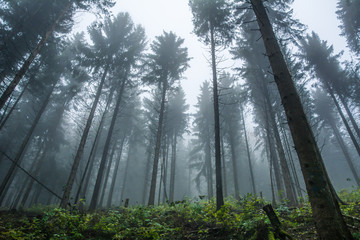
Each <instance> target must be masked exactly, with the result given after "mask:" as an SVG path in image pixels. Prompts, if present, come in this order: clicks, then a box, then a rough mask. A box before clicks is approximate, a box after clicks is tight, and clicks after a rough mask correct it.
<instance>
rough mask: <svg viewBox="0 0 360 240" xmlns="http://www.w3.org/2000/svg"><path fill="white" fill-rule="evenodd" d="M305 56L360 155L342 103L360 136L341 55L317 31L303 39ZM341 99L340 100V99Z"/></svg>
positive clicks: (359, 148) (359, 136)
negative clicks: (334, 53)
mask: <svg viewBox="0 0 360 240" xmlns="http://www.w3.org/2000/svg"><path fill="white" fill-rule="evenodd" d="M301 45H302V50H303V54H304V55H303V57H304V59H305V60H306V61H307V63H308V67H309V68H310V69H311V70H312V72H313V73H314V74H315V75H316V77H318V79H319V80H320V81H321V83H322V86H323V87H324V89H326V91H327V92H328V93H329V94H330V96H331V98H332V99H333V101H334V103H335V106H336V107H337V109H338V112H339V114H340V116H341V117H342V120H343V122H344V124H345V126H346V128H347V130H348V133H349V135H350V137H351V139H352V141H353V144H354V146H355V147H356V149H357V151H358V154H359V156H360V147H359V144H358V142H357V140H356V138H355V137H354V136H353V135H354V134H353V132H352V130H351V129H350V126H349V124H348V122H347V119H346V118H345V116H344V114H343V110H342V108H341V106H340V103H341V104H342V105H343V107H344V109H345V111H346V113H347V115H348V117H349V119H350V122H351V124H352V126H353V129H354V131H355V133H356V135H357V137H358V138H360V129H359V126H358V124H357V122H356V121H355V118H354V116H353V113H352V112H351V111H350V107H349V105H350V104H349V102H350V100H352V99H351V98H350V97H351V84H350V82H349V79H347V77H346V73H345V71H344V70H343V69H342V68H341V66H340V63H339V61H338V57H339V55H333V48H332V46H330V47H328V46H327V43H326V41H321V40H320V38H319V36H318V35H317V34H316V33H314V32H313V33H312V35H311V36H310V35H307V36H306V39H303V40H302V41H301ZM338 99H339V100H338Z"/></svg>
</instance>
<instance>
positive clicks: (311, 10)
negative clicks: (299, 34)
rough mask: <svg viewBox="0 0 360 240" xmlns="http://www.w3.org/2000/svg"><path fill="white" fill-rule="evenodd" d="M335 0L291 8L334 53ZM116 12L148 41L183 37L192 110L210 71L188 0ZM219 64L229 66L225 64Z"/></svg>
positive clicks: (131, 3)
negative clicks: (138, 27)
mask: <svg viewBox="0 0 360 240" xmlns="http://www.w3.org/2000/svg"><path fill="white" fill-rule="evenodd" d="M336 2H337V0H315V1H314V0H295V2H294V4H293V8H294V14H295V18H298V19H299V20H300V21H301V22H302V23H304V24H306V25H308V27H309V32H311V31H315V32H317V33H318V34H319V36H320V38H321V39H322V40H327V41H328V44H333V45H334V49H335V52H336V53H338V52H340V51H342V50H345V46H346V43H345V40H344V38H343V37H340V36H339V29H338V25H339V24H340V22H339V21H338V19H337V18H336V15H335V10H336ZM120 11H122V12H129V14H130V16H131V17H132V19H133V21H134V23H135V24H141V25H142V26H143V27H144V28H145V31H146V34H147V37H148V40H149V43H150V42H151V41H153V40H154V39H155V36H158V35H161V34H162V32H163V30H165V31H167V32H168V31H173V32H174V33H176V34H177V35H178V36H179V37H181V38H184V39H185V43H184V45H185V46H186V47H187V48H188V52H189V56H190V57H191V58H192V60H191V61H190V63H189V65H190V68H189V69H188V70H187V71H186V72H185V74H184V77H185V79H184V80H181V82H182V86H183V88H184V91H185V93H186V96H187V101H188V104H190V110H191V111H192V112H193V110H194V108H193V105H194V104H196V102H197V95H198V94H199V89H200V85H201V83H202V82H203V81H204V80H210V79H211V71H210V67H209V65H208V63H207V60H206V57H208V53H207V48H205V46H204V45H203V44H201V43H200V42H199V41H198V39H197V37H196V36H195V35H194V34H192V30H193V25H192V22H191V19H192V14H191V12H190V9H189V7H188V0H119V1H117V3H116V5H115V6H114V8H113V9H112V12H113V14H114V15H115V14H117V13H118V12H120ZM84 19H85V21H84ZM93 20H94V17H93V16H92V17H89V16H88V15H87V14H82V15H80V16H79V17H78V18H77V19H76V21H78V22H79V23H80V24H79V25H78V27H76V29H75V30H76V31H80V30H81V29H85V28H84V27H85V26H86V25H89V24H90V23H91V22H92V21H93ZM221 67H229V68H231V67H232V66H231V65H230V64H229V63H226V64H225V65H224V64H223V66H221Z"/></svg>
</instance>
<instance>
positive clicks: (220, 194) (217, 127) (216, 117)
mask: <svg viewBox="0 0 360 240" xmlns="http://www.w3.org/2000/svg"><path fill="white" fill-rule="evenodd" d="M210 40H211V66H212V74H213V96H214V99H213V101H214V123H215V124H214V130H215V176H216V209H217V210H219V209H220V208H221V206H223V205H224V196H223V189H222V176H221V146H220V114H219V96H218V83H217V72H216V59H215V40H214V27H213V25H212V22H210Z"/></svg>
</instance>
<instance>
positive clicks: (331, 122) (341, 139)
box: [329, 120, 360, 186]
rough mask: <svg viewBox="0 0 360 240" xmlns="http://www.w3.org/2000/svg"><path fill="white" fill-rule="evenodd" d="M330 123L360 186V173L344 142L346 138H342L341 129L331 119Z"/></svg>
mask: <svg viewBox="0 0 360 240" xmlns="http://www.w3.org/2000/svg"><path fill="white" fill-rule="evenodd" d="M329 124H330V126H331V128H332V130H333V132H334V135H335V137H336V140H337V142H338V143H339V145H340V148H341V150H342V152H343V154H344V156H345V159H346V162H347V164H348V165H349V168H350V170H351V173H352V175H353V176H354V178H355V182H356V184H357V186H360V179H359V175H358V173H357V172H356V169H355V166H354V164H353V162H352V160H351V157H350V154H349V151H348V149H347V147H346V144H345V142H344V139H343V138H342V136H341V134H340V132H339V129H338V128H337V127H336V124H335V123H334V122H333V121H331V120H330V121H329Z"/></svg>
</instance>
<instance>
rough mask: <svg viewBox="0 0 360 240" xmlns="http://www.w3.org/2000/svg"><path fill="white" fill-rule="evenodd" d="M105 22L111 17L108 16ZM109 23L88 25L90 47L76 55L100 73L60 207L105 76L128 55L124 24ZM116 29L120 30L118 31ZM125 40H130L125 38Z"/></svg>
mask: <svg viewBox="0 0 360 240" xmlns="http://www.w3.org/2000/svg"><path fill="white" fill-rule="evenodd" d="M119 16H124V17H125V18H129V16H128V14H127V13H125V14H120V15H119ZM107 21H110V20H109V19H108V20H107ZM108 23H109V22H108ZM108 23H106V24H105V25H102V24H99V26H98V24H97V23H96V22H95V23H93V24H92V26H91V27H90V28H89V34H90V38H91V40H92V41H93V45H92V46H90V47H86V46H84V47H82V48H81V50H82V53H81V55H79V58H81V64H82V65H83V66H85V67H91V68H92V69H93V72H94V75H95V76H96V75H97V74H96V73H97V72H98V71H99V69H102V70H103V72H102V74H101V77H100V83H99V85H98V88H97V91H96V95H95V98H94V101H93V103H92V106H91V110H90V113H89V116H88V119H87V121H86V125H85V128H84V130H83V134H82V136H81V140H80V143H79V146H78V150H77V152H76V156H75V158H74V162H73V165H72V168H71V172H70V175H69V178H68V180H67V184H66V187H65V191H64V194H63V197H62V200H61V204H60V206H61V207H63V208H65V207H66V206H67V204H68V201H69V197H70V192H71V190H72V186H73V183H74V180H75V176H76V172H77V169H78V167H79V163H80V161H81V159H82V156H83V153H84V148H85V144H86V141H87V137H88V135H89V131H90V127H91V124H92V120H93V118H94V115H95V110H96V108H97V105H98V103H99V100H100V96H101V93H102V89H103V86H104V83H105V79H106V78H107V76H108V73H109V72H111V70H112V69H114V68H115V67H114V66H116V64H118V61H119V59H122V58H126V57H127V56H126V54H125V55H123V54H124V52H123V41H119V40H124V39H126V38H127V37H129V36H128V35H127V34H128V33H127V32H126V31H127V26H126V24H125V26H123V25H122V24H123V22H122V21H119V23H118V24H119V25H117V24H115V25H114V26H110V25H109V24H108ZM112 27H115V30H114V29H112ZM119 29H120V31H118V30H119ZM126 41H130V40H129V39H126Z"/></svg>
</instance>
